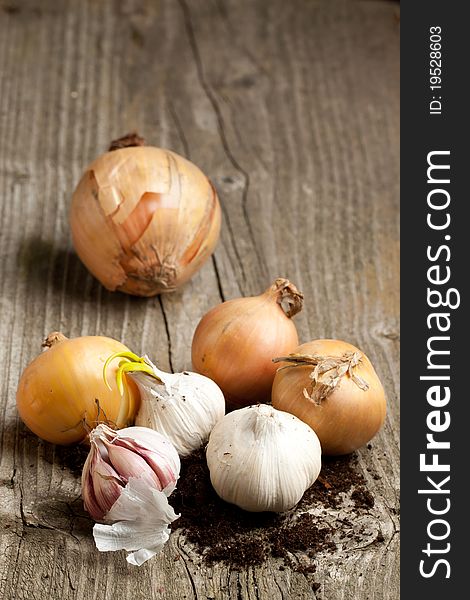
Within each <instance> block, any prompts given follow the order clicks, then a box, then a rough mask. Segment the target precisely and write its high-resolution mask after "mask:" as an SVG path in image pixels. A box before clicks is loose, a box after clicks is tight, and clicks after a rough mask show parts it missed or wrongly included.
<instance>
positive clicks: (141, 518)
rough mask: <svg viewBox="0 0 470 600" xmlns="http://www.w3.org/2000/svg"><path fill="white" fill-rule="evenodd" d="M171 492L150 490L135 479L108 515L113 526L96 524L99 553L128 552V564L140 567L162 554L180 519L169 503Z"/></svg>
mask: <svg viewBox="0 0 470 600" xmlns="http://www.w3.org/2000/svg"><path fill="white" fill-rule="evenodd" d="M169 495H170V491H169V489H168V488H165V489H164V490H162V491H159V490H155V489H152V488H149V486H148V484H147V483H146V482H145V481H144V480H143V479H136V478H133V477H131V478H130V479H129V482H128V484H127V485H126V487H125V488H124V490H123V492H122V494H121V495H120V497H119V498H118V500H117V501H116V502H115V503H114V505H113V507H112V508H111V510H110V511H109V512H108V513H107V514H106V520H107V521H110V522H112V523H113V524H112V525H105V524H96V525H95V526H94V527H93V537H94V539H95V544H96V547H97V548H98V550H100V551H101V552H110V551H115V550H127V551H130V552H131V554H129V555H128V556H127V562H129V563H130V564H131V565H136V566H140V565H142V564H143V563H144V562H146V561H147V560H148V559H149V558H152V557H153V556H155V554H157V552H160V550H161V549H162V548H163V546H164V544H165V542H167V541H168V538H169V537H170V529H169V527H168V525H169V524H170V523H172V522H173V521H175V520H176V519H177V518H178V517H179V515H177V514H176V513H175V511H174V510H173V508H172V507H171V506H170V504H169V503H168V499H167V496H169Z"/></svg>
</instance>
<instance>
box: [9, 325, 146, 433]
mask: <svg viewBox="0 0 470 600" xmlns="http://www.w3.org/2000/svg"><path fill="white" fill-rule="evenodd" d="M54 335H55V334H51V335H50V336H49V337H48V340H50V341H51V340H52V341H51V343H50V344H48V343H47V342H46V343H45V345H46V346H49V345H50V347H49V348H48V349H47V350H45V351H44V352H43V353H42V354H40V355H39V356H37V357H36V358H35V359H34V360H33V361H32V362H31V363H30V364H29V365H28V366H27V367H26V369H25V370H24V371H23V373H22V375H21V378H20V381H19V384H18V391H17V395H16V405H17V408H18V412H19V414H20V417H21V419H22V420H23V422H24V423H25V424H26V425H27V426H28V427H29V429H31V431H33V432H34V433H35V434H36V435H37V436H39V437H40V438H42V439H43V440H46V441H48V442H52V443H53V444H62V445H68V444H73V443H77V442H82V441H84V440H85V439H86V438H87V435H88V431H90V430H91V429H93V428H94V427H95V426H96V425H97V424H98V423H99V422H104V423H109V424H111V425H113V426H114V427H115V428H121V427H125V426H126V425H127V424H128V423H129V422H131V421H132V420H133V419H134V416H135V413H136V412H137V409H138V405H139V399H140V396H139V392H138V390H137V388H136V386H135V384H134V382H132V381H130V380H128V381H127V384H128V385H127V386H126V392H125V395H124V397H123V399H121V394H120V392H119V391H118V390H117V388H116V387H115V388H113V390H112V391H111V390H110V389H108V387H107V386H106V384H105V382H104V380H103V365H104V363H105V361H106V359H107V358H108V356H110V355H111V354H113V353H115V352H123V351H128V348H126V346H124V344H121V343H120V342H118V341H117V340H113V339H111V338H108V337H102V336H84V337H78V338H73V339H67V338H64V336H60V337H59V338H58V339H54V337H53V336H54ZM118 364H119V361H114V362H113V363H112V364H111V365H110V367H109V372H110V376H113V375H115V373H116V371H117V367H118ZM97 401H98V403H99V415H98V404H97ZM121 401H123V402H124V404H121ZM120 409H124V410H123V412H122V413H121V415H120Z"/></svg>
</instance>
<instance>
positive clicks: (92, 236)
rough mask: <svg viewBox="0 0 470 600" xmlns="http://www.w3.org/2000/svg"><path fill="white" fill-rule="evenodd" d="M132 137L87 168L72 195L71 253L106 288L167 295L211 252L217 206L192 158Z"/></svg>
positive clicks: (216, 229) (217, 222)
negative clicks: (75, 255) (166, 293)
mask: <svg viewBox="0 0 470 600" xmlns="http://www.w3.org/2000/svg"><path fill="white" fill-rule="evenodd" d="M142 144H143V140H142V138H139V137H138V136H137V135H136V134H130V135H128V136H125V137H124V138H121V139H120V140H116V142H113V144H112V145H111V148H110V151H109V152H107V153H106V154H103V155H101V156H99V157H98V158H97V159H96V160H95V161H94V162H92V163H91V164H90V165H89V166H88V168H87V169H86V171H85V173H84V175H83V176H82V178H81V180H80V182H79V184H78V185H77V188H76V189H75V192H74V194H73V197H72V204H71V209H70V226H71V230H72V239H73V244H74V246H75V249H76V251H77V254H78V255H79V257H80V258H81V260H82V261H83V263H84V264H85V265H86V267H87V268H88V269H89V271H90V272H91V273H92V274H93V275H94V276H95V277H96V278H97V279H99V281H100V282H101V283H102V284H103V285H104V286H105V287H106V288H107V289H108V290H111V291H114V290H119V291H122V292H127V293H129V294H134V295H137V296H154V295H155V294H159V293H161V292H171V291H173V290H175V289H176V288H177V287H179V286H180V285H182V284H183V283H185V282H186V281H187V280H188V279H189V278H190V277H192V275H194V273H195V272H196V271H197V270H198V269H199V268H200V267H201V266H202V264H203V263H204V262H205V261H206V260H207V258H209V256H210V255H211V254H212V252H213V250H214V248H215V245H216V243H217V240H218V238H219V233H220V221H221V211H220V204H219V200H218V197H217V193H216V191H215V189H214V187H213V186H212V184H211V182H210V181H209V179H208V178H207V177H206V176H205V175H204V173H202V171H201V170H200V169H199V168H198V167H196V166H195V165H194V164H193V163H191V162H190V161H188V160H186V159H185V158H183V157H181V156H179V155H178V154H176V153H174V152H171V151H170V150H164V149H162V148H155V147H152V146H144V145H142Z"/></svg>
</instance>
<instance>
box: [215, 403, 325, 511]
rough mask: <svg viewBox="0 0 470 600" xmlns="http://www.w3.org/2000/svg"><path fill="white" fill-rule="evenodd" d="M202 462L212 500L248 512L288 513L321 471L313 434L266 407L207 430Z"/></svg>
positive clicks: (228, 418)
mask: <svg viewBox="0 0 470 600" xmlns="http://www.w3.org/2000/svg"><path fill="white" fill-rule="evenodd" d="M206 456H207V464H208V466H209V471H210V477H211V482H212V485H213V487H214V489H215V491H216V492H217V494H218V495H219V496H220V497H221V498H222V499H223V500H225V501H226V502H230V503H232V504H236V505H237V506H239V507H240V508H243V509H244V510H248V511H252V512H261V511H273V512H283V511H285V510H289V509H290V508H292V507H293V506H295V505H296V504H297V503H298V502H299V500H300V499H301V498H302V496H303V494H304V492H305V490H306V489H308V488H309V487H310V486H311V485H312V483H313V482H314V481H315V480H316V478H317V477H318V475H319V473H320V469H321V447H320V442H319V440H318V437H317V435H316V433H315V432H314V431H313V429H311V428H310V427H309V426H308V425H307V424H306V423H304V422H303V421H301V420H300V419H298V418H297V417H295V416H294V415H291V414H289V413H286V412H283V411H280V410H277V409H275V408H273V407H272V406H269V405H267V404H258V405H256V406H248V407H246V408H242V409H240V410H235V411H233V412H231V413H229V414H227V415H226V416H225V417H224V418H223V419H222V420H221V421H219V422H218V423H217V425H216V426H215V427H214V429H213V430H212V433H211V435H210V438H209V444H208V446H207V451H206Z"/></svg>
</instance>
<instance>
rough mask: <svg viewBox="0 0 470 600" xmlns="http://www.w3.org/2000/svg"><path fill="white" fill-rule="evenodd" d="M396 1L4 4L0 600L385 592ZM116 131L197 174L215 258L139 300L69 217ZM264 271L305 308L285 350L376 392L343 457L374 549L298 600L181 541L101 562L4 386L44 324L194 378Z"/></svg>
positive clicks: (394, 541)
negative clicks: (328, 357) (383, 397)
mask: <svg viewBox="0 0 470 600" xmlns="http://www.w3.org/2000/svg"><path fill="white" fill-rule="evenodd" d="M398 6H399V5H398V4H397V3H394V2H382V1H374V0H369V1H354V0H351V1H342V0H323V1H315V0H311V1H307V0H293V1H289V2H285V1H283V0H273V1H271V2H268V1H266V2H265V1H263V0H227V1H225V0H191V1H189V0H181V1H176V0H160V1H157V0H115V1H113V0H100V1H98V0H95V1H91V0H90V1H87V0H68V1H66V0H64V1H57V0H0V257H1V263H0V288H1V304H0V310H1V319H0V340H1V343H0V372H1V377H0V389H1V396H0V407H1V412H0V430H1V438H0V439H1V462H0V484H1V501H0V516H1V524H0V535H1V538H0V556H1V560H0V598H2V599H7V598H8V599H12V600H13V599H15V600H20V599H27V600H34V599H36V598H40V599H41V600H45V599H49V598H52V599H56V598H57V599H61V600H69V599H86V600H92V599H100V600H101V599H105V598H106V599H108V598H109V599H110V598H149V599H154V598H155V599H156V598H158V599H160V598H162V599H172V600H174V599H178V600H179V599H183V598H187V599H188V600H189V599H195V598H199V599H201V598H217V599H219V598H220V599H225V598H227V599H228V598H233V599H243V600H245V599H250V600H252V599H256V598H259V599H270V600H281V599H289V598H293V599H303V598H305V599H307V598H308V599H310V598H315V597H317V598H322V599H328V600H337V599H338V600H339V599H348V600H352V599H355V600H366V599H368V600H373V599H375V600H377V599H382V598H384V599H385V598H386V599H397V598H398V597H399V588H398V562H399V557H398V537H399V536H398V535H397V532H398V522H397V518H398V517H397V506H398V494H399V468H398V459H399V454H398V451H399V450H398V448H399V429H398V427H399V423H398V418H399V405H398V383H399V371H398V348H399V346H398V344H399V329H398V328H399V320H398V306H399V305H398V302H399V271H398V259H399V254H398V240H399V237H398V202H399V197H398V185H399V163H398V158H399V157H398V151H399V148H398V142H399V128H398V126H399V123H398V118H399V98H398V85H399V84H398V75H399V55H398V36H399V23H398ZM134 129H137V130H138V131H139V132H140V133H141V134H142V135H144V136H145V137H146V138H147V140H148V141H149V142H151V143H153V144H154V145H159V146H163V147H168V148H171V149H173V150H175V151H176V152H179V153H181V154H183V155H185V156H187V157H189V158H190V159H191V160H193V161H194V162H195V163H196V164H197V165H199V166H200V167H201V168H202V169H203V170H204V171H205V172H206V173H207V174H208V175H209V176H210V178H211V179H212V180H213V182H214V183H215V185H216V187H217V189H218V191H219V195H220V199H221V202H222V205H223V226H222V236H221V240H220V243H219V245H218V247H217V250H216V252H215V256H214V258H213V260H211V261H209V262H208V263H207V264H206V265H205V267H204V268H203V269H202V270H201V271H200V272H199V273H198V274H197V275H196V276H195V277H194V278H193V279H192V281H190V282H189V283H188V284H187V285H185V286H184V288H183V289H181V290H180V291H178V292H176V293H174V294H172V295H166V296H162V297H157V298H154V299H138V298H132V297H129V296H125V295H122V294H112V293H109V292H107V291H106V290H104V289H103V288H102V287H101V286H100V285H99V284H98V282H97V281H96V280H94V279H93V278H92V277H91V276H90V275H89V274H88V273H87V271H86V269H85V268H84V267H83V265H82V264H81V263H80V261H79V260H78V258H77V256H76V255H75V254H74V252H73V249H72V246H71V242H70V235H69V229H68V223H67V210H68V205H69V202H70V197H71V192H72V190H73V188H74V186H75V184H76V183H77V182H78V179H79V177H80V174H81V172H82V170H83V169H84V167H85V166H86V165H87V163H88V162H90V161H91V160H92V159H93V158H94V157H95V156H96V155H97V154H99V153H100V152H102V151H103V150H104V149H105V148H106V147H107V144H108V142H109V140H110V139H113V138H116V137H118V136H119V135H121V134H123V133H126V132H127V131H129V130H134ZM277 276H286V277H288V278H289V279H291V280H292V281H293V282H294V283H295V284H296V285H297V286H298V287H299V288H300V289H302V290H303V292H304V294H305V298H306V302H305V309H304V311H303V312H302V313H301V314H300V315H299V316H298V318H297V326H298V329H299V333H300V337H301V339H302V341H307V340H310V339H312V338H317V337H338V338H343V339H346V340H348V341H350V342H352V343H354V344H356V345H358V346H359V347H360V348H362V349H363V350H364V351H365V352H366V353H367V354H368V355H369V357H370V358H371V360H372V362H373V363H374V364H375V366H376V369H377V371H378V372H379V374H380V376H381V378H382V380H383V382H384V385H385V388H386V392H387V396H388V416H387V420H386V423H385V426H384V428H383V430H382V431H381V433H380V434H379V435H378V436H377V437H376V438H375V440H374V441H373V444H372V450H364V451H361V452H359V464H360V468H361V469H362V471H363V472H364V474H365V476H366V479H367V482H368V486H369V488H370V490H371V491H372V493H373V494H374V497H375V499H376V506H375V507H374V509H373V510H372V511H371V512H370V515H369V516H368V519H369V523H370V525H371V527H372V528H375V531H380V532H381V533H382V534H383V536H384V542H383V543H374V542H373V541H372V542H370V543H366V542H364V544H359V545H358V546H355V547H350V548H343V549H339V550H338V551H337V552H336V553H335V554H333V555H320V556H319V557H318V559H317V572H316V573H315V581H316V582H319V583H320V584H321V585H320V587H319V589H318V591H316V592H314V591H313V590H312V587H311V580H310V579H309V578H308V577H307V576H305V575H303V574H301V573H296V572H294V571H292V570H290V569H286V570H284V571H281V570H279V569H278V566H279V565H278V564H277V563H276V561H274V560H273V561H271V562H269V563H268V564H266V565H264V566H262V567H256V568H249V569H247V570H245V571H241V572H237V571H234V570H231V569H229V568H227V566H225V565H216V566H215V567H214V568H207V567H205V566H203V565H201V564H199V563H198V560H197V553H196V552H195V551H194V549H193V548H191V547H190V546H189V545H188V544H187V542H185V540H184V537H183V536H182V535H181V534H180V533H178V532H177V533H174V534H173V535H172V536H171V539H170V542H169V544H168V545H167V547H166V549H165V551H164V553H163V554H162V555H161V556H159V557H157V558H156V559H154V560H152V561H150V562H149V563H148V564H147V565H145V566H144V567H142V568H140V569H137V568H135V567H132V566H130V565H128V564H127V563H126V561H125V556H124V554H116V553H113V554H109V553H107V554H102V553H99V552H98V551H97V550H96V549H95V548H94V545H93V541H92V537H91V527H92V523H91V521H90V520H89V519H88V518H87V517H86V515H85V513H84V512H83V509H82V505H81V501H80V498H79V495H80V484H79V471H78V470H77V465H76V464H75V462H74V460H73V452H70V451H65V450H64V449H62V448H58V447H54V446H52V445H50V444H47V443H44V442H42V441H40V440H38V439H37V438H36V437H35V436H34V435H33V434H32V433H31V432H29V431H28V430H27V429H26V427H25V426H24V425H23V424H22V423H21V422H20V421H19V418H18V416H17V413H16V408H15V392H16V386H17V382H18V377H19V375H20V373H21V370H22V369H23V368H24V367H25V366H26V364H27V363H28V362H29V361H30V360H31V359H32V358H33V357H34V356H35V355H36V354H37V353H38V352H39V350H40V343H41V341H42V339H43V337H44V336H45V335H46V334H47V333H48V332H49V331H51V330H57V329H60V330H62V331H63V332H64V333H66V334H67V335H68V336H78V335H83V334H98V333H99V334H103V335H108V336H111V337H115V338H118V339H121V340H122V341H123V342H124V343H126V344H127V345H128V346H130V347H131V348H133V349H134V350H135V351H136V352H138V353H140V352H144V351H145V352H147V353H148V354H149V355H150V356H151V357H152V358H153V359H154V360H155V361H157V362H158V363H159V364H160V365H161V366H162V368H166V369H169V368H172V369H174V370H183V369H185V368H190V367H191V363H190V344H191V338H192V334H193V331H194V328H195V326H196V324H197V322H198V320H199V319H200V317H201V316H202V314H203V313H204V312H205V311H206V310H208V309H209V308H210V307H212V306H213V305H215V304H216V303H218V302H220V301H221V300H222V299H229V298H233V297H235V296H238V295H252V294H257V293H259V292H260V291H262V290H263V289H264V288H265V287H267V285H268V284H269V283H270V282H271V280H272V279H274V278H275V277H277ZM368 469H370V470H371V472H372V473H377V474H378V475H379V476H380V479H374V478H373V477H372V476H371V475H370V473H369V470H368ZM175 559H178V560H175Z"/></svg>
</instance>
